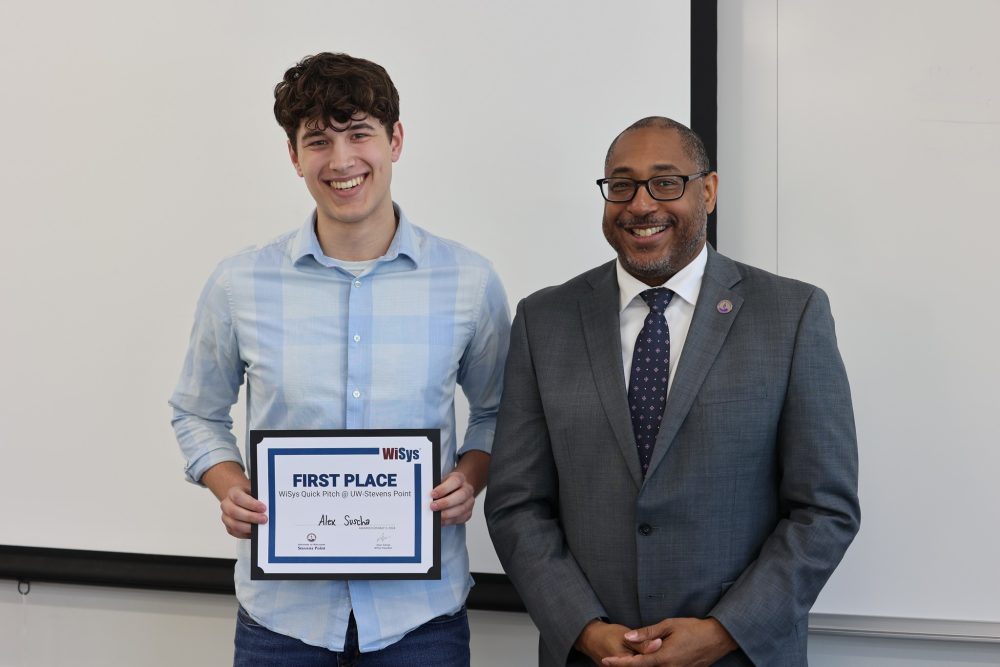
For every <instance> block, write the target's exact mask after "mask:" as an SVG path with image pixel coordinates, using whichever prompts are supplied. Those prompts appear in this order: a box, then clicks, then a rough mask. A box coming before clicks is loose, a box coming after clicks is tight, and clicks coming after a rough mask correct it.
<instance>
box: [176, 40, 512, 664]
mask: <svg viewBox="0 0 1000 667" xmlns="http://www.w3.org/2000/svg"><path fill="white" fill-rule="evenodd" d="M274 113H275V117H276V118H277V120H278V123H279V124H280V125H281V126H282V128H283V129H284V130H285V132H286V134H287V135H288V152H289V155H290V157H291V161H292V165H293V166H294V168H295V171H296V173H297V174H298V175H299V176H300V177H302V179H303V180H304V181H305V183H306V187H307V188H308V190H309V193H310V195H311V196H312V198H313V199H314V200H315V202H316V209H315V212H314V213H313V214H312V215H311V216H310V217H309V219H308V220H306V222H305V224H304V225H303V226H302V227H300V228H299V229H298V230H296V231H294V232H291V233H289V234H286V235H284V236H281V237H279V238H278V239H275V240H274V241H272V242H270V243H267V244H265V245H263V246H261V247H258V248H255V249H252V250H247V251H244V252H242V253H239V254H237V255H235V256H233V257H230V258H228V259H226V260H224V261H223V262H222V263H221V264H219V266H218V267H217V268H216V270H215V272H214V273H213V274H212V276H211V278H210V279H209V281H208V284H207V285H206V287H205V289H204V291H203V293H202V296H201V299H200V300H199V303H198V309H197V314H196V317H195V324H194V328H193V331H192V334H191V342H190V347H189V350H188V354H187V358H186V360H185V363H184V369H183V372H182V374H181V378H180V381H179V383H178V385H177V389H176V391H175V392H174V394H173V396H172V397H171V399H170V404H171V405H172V406H173V408H174V417H173V425H174V429H175V431H176V434H177V439H178V441H179V443H180V445H181V449H182V450H183V453H184V456H185V458H186V459H187V469H186V471H187V477H188V479H189V480H190V481H192V482H196V483H200V484H203V485H205V486H207V487H209V488H210V489H211V490H212V492H213V493H214V494H215V496H216V497H217V498H218V499H219V501H220V504H221V509H222V521H223V523H224V524H225V526H226V529H227V531H228V532H229V533H230V534H231V535H233V536H235V537H238V538H244V539H242V540H241V541H240V543H239V558H238V560H237V564H236V575H235V578H236V595H237V598H238V599H239V602H240V611H239V615H238V622H237V630H236V658H235V662H236V664H247V665H249V664H253V665H264V664H294V665H310V664H330V661H331V660H332V661H334V662H333V663H332V664H354V663H353V662H347V661H352V660H354V659H355V658H356V657H357V656H358V655H359V654H360V655H361V660H360V662H359V663H358V664H362V665H403V664H412V665H431V664H433V665H448V666H450V665H456V666H457V665H468V663H469V648H468V639H469V630H468V623H467V620H466V618H465V611H464V603H465V598H466V595H467V594H468V591H469V587H470V585H471V580H470V577H469V563H468V554H467V552H466V548H465V528H464V526H463V525H462V524H464V523H465V522H466V521H468V520H469V517H470V516H471V513H472V507H473V503H474V499H475V495H476V494H477V493H478V492H479V491H480V490H481V489H482V488H483V486H484V485H485V482H486V471H487V467H488V464H489V458H490V456H489V452H490V448H491V445H492V441H493V429H494V423H495V419H496V410H497V405H498V403H499V398H500V390H501V381H502V366H503V361H504V358H505V356H506V352H507V343H508V337H509V321H510V320H509V314H508V310H507V300H506V296H505V294H504V290H503V287H502V286H501V284H500V280H499V278H498V277H497V275H496V273H495V272H494V271H493V269H492V267H491V265H490V264H489V262H488V261H486V260H485V259H483V258H482V257H481V256H479V255H477V254H475V253H473V252H471V251H469V250H467V249H466V248H463V247H462V246H460V245H458V244H456V243H453V242H450V241H446V240H444V239H441V238H438V237H436V236H433V235H431V234H429V233H428V232H426V231H424V230H423V229H420V228H419V227H416V226H415V225H413V224H411V223H410V222H409V220H407V218H406V216H405V215H404V214H403V212H402V210H401V209H400V208H399V207H398V206H397V205H395V204H394V203H393V201H392V198H391V195H390V188H389V186H390V181H391V179H392V164H393V163H394V162H396V160H398V159H399V156H400V153H401V151H402V148H403V127H402V125H401V124H400V123H399V97H398V94H397V92H396V89H395V86H394V85H393V83H392V81H391V79H390V78H389V76H388V74H387V73H386V71H385V70H384V69H383V68H382V67H380V66H379V65H377V64H375V63H372V62H369V61H366V60H361V59H357V58H352V57H350V56H348V55H344V54H331V53H321V54H318V55H315V56H310V57H307V58H305V59H303V60H302V61H301V62H300V63H298V64H297V65H296V66H294V67H292V68H291V69H289V70H288V71H287V72H286V73H285V77H284V80H283V81H281V82H280V83H279V84H278V85H277V86H276V87H275V104H274ZM244 380H246V382H247V397H248V398H247V401H248V421H249V424H248V428H254V429H369V428H382V429H384V428H440V429H441V455H442V457H441V458H442V477H443V480H442V482H441V484H440V485H439V486H438V487H436V488H435V489H434V490H433V491H432V493H431V497H429V498H428V499H427V502H428V503H430V504H431V509H433V510H434V511H440V512H441V519H442V525H443V526H444V527H443V528H442V534H441V565H442V576H441V579H440V580H439V581H401V580H377V581H376V580H372V581H360V580H350V581H273V580H269V581H251V579H250V549H249V542H248V541H247V540H246V539H245V538H247V537H249V535H250V527H251V525H253V524H258V525H259V524H263V523H265V522H266V520H267V508H266V507H265V505H264V504H263V503H262V502H260V501H258V500H257V499H255V498H253V497H252V496H251V495H250V484H249V481H248V479H247V476H246V474H245V473H244V467H243V460H242V457H241V455H240V451H239V449H238V448H237V446H236V438H235V437H234V435H233V434H232V432H231V426H232V420H231V418H230V408H231V406H232V405H233V403H235V401H236V399H237V394H238V390H239V386H240V385H241V384H242V383H243V382H244ZM456 383H457V384H459V385H461V386H462V389H463V391H464V392H465V394H466V396H467V397H468V401H469V411H470V414H469V426H468V431H467V433H466V436H465V441H464V444H463V446H462V447H461V449H460V450H457V451H456V437H455V414H454V393H455V386H456ZM337 660H342V661H344V662H341V663H337V662H336V661H337Z"/></svg>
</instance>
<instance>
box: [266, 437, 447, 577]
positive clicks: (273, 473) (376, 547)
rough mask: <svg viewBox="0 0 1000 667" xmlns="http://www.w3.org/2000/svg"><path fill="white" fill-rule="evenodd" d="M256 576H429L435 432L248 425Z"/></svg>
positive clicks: (433, 569)
mask: <svg viewBox="0 0 1000 667" xmlns="http://www.w3.org/2000/svg"><path fill="white" fill-rule="evenodd" d="M250 446H251V461H252V465H251V484H252V493H253V495H254V496H255V497H256V498H258V499H260V500H262V501H264V502H265V503H266V504H267V507H268V514H269V517H268V523H267V524H265V525H263V526H254V527H253V529H252V534H251V568H252V569H251V578H253V579H358V578H363V579H435V578H438V577H440V567H441V556H440V543H441V519H440V516H439V515H438V514H436V513H434V512H432V511H431V509H430V491H431V489H433V488H434V486H435V485H436V484H437V483H438V481H439V479H440V432H439V431H437V430H365V431H251V434H250Z"/></svg>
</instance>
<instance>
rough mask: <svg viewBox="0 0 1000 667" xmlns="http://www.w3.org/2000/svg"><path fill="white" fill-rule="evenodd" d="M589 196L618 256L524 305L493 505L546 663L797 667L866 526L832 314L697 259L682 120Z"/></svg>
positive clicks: (693, 189)
mask: <svg viewBox="0 0 1000 667" xmlns="http://www.w3.org/2000/svg"><path fill="white" fill-rule="evenodd" d="M598 184H599V185H600V186H601V189H602V193H603V195H604V198H605V200H606V203H605V208H604V225H603V229H604V235H605V237H606V238H607V240H608V242H609V243H610V244H611V246H612V247H613V248H614V249H615V250H616V251H617V253H618V259H617V261H614V262H609V263H607V264H605V265H603V266H599V267H597V268H596V269H593V270H591V271H588V272H587V273H584V274H582V275H580V276H577V277H576V278H574V279H572V280H570V281H569V282H567V283H565V284H563V285H560V286H558V287H551V288H548V289H544V290H542V291H540V292H537V293H535V294H533V295H531V296H529V297H528V298H526V299H525V300H523V301H522V302H521V303H520V304H519V306H518V309H517V316H516V318H515V320H514V325H513V332H512V336H511V346H510V354H509V357H508V360H507V370H506V386H505V389H504V393H503V399H502V402H501V407H500V416H499V421H498V425H497V434H496V438H495V441H494V446H493V460H492V463H491V468H490V479H489V492H488V496H487V499H486V513H487V520H488V521H489V527H490V532H491V535H492V538H493V542H494V544H495V545H496V548H497V553H498V554H499V556H500V560H501V562H502V563H503V565H504V568H505V569H506V571H507V573H508V574H509V575H510V578H511V580H512V581H513V582H514V585H515V586H516V588H517V590H518V592H519V593H520V595H521V597H522V599H523V600H524V603H525V605H526V606H527V608H528V612H529V613H530V614H531V617H532V619H533V620H534V622H535V623H536V625H537V626H538V627H539V629H540V631H541V645H540V647H539V663H540V664H542V665H585V664H592V662H593V663H597V664H605V665H709V664H718V665H805V664H806V635H807V626H808V611H809V608H810V607H811V606H812V604H813V602H814V601H815V599H816V596H817V595H818V594H819V592H820V589H821V588H822V587H823V585H824V584H825V583H826V581H827V579H828V578H829V576H830V574H831V573H832V572H833V570H834V568H835V567H836V566H837V564H838V563H839V562H840V560H841V558H842V557H843V555H844V552H845V550H846V549H847V546H848V545H849V544H850V542H851V540H852V539H853V537H854V535H855V534H856V533H857V530H858V525H859V520H860V513H859V508H858V499H857V444H856V438H855V431H854V417H853V411H852V407H851V397H850V388H849V387H848V383H847V376H846V374H845V371H844V366H843V362H842V361H841V358H840V353H839V352H838V350H837V342H836V336H835V333H834V324H833V318H832V316H831V314H830V307H829V303H828V301H827V297H826V295H825V294H824V293H823V291H822V290H820V289H818V288H816V287H813V286H811V285H807V284H805V283H801V282H798V281H795V280H791V279H787V278H781V277H778V276H775V275H773V274H770V273H767V272H765V271H762V270H760V269H756V268H753V267H750V266H746V265H744V264H740V263H738V262H735V261H733V260H731V259H728V258H726V257H724V256H722V255H720V254H718V253H716V252H715V251H714V250H713V249H712V248H711V247H708V246H707V245H706V243H705V231H706V222H707V216H708V213H709V212H711V211H712V210H713V209H714V207H715V200H716V190H717V186H718V174H716V173H715V172H713V171H711V170H710V169H709V164H708V158H707V156H706V154H705V149H704V146H703V145H702V142H701V140H700V139H699V138H698V137H697V135H696V134H694V133H693V132H692V131H691V130H689V129H688V128H686V127H684V126H683V125H680V124H679V123H676V122H674V121H672V120H669V119H666V118H656V117H654V118H646V119H643V120H641V121H638V122H637V123H635V124H633V125H632V126H631V127H629V128H628V129H626V130H625V131H624V132H622V133H621V134H620V135H619V136H618V137H617V138H616V139H615V141H614V142H613V143H612V144H611V148H610V149H609V151H608V157H607V160H606V163H605V178H604V179H601V180H600V181H598ZM660 287H662V288H665V289H655V288H660ZM661 415H662V416H661Z"/></svg>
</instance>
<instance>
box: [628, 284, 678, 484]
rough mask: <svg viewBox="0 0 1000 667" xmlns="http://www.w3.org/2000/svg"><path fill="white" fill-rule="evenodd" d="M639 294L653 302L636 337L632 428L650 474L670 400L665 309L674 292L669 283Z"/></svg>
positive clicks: (642, 463)
mask: <svg viewBox="0 0 1000 667" xmlns="http://www.w3.org/2000/svg"><path fill="white" fill-rule="evenodd" d="M639 296H641V297H642V300H643V301H645V302H646V305H648V306H649V314H648V315H646V321H645V322H643V324H642V331H640V332H639V336H638V338H636V339H635V348H634V350H633V352H632V369H631V371H630V372H629V383H628V407H629V410H630V411H631V414H632V431H633V432H634V433H635V444H636V446H637V447H638V448H639V465H640V466H642V476H643V477H645V476H646V470H648V469H649V460H650V458H651V457H652V455H653V445H654V444H655V443H656V434H657V433H659V432H660V420H661V419H662V418H663V406H664V405H666V403H667V382H668V381H669V379H670V330H669V329H667V320H666V319H665V318H664V316H663V313H664V312H665V311H666V310H667V304H669V303H670V299H671V298H673V296H674V293H673V292H672V291H670V290H668V289H667V288H666V287H656V288H653V289H648V290H645V291H644V292H641V293H640V294H639Z"/></svg>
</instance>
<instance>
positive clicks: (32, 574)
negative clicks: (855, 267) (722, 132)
mask: <svg viewBox="0 0 1000 667" xmlns="http://www.w3.org/2000/svg"><path fill="white" fill-rule="evenodd" d="M717 15H718V6H717V0H691V129H693V130H694V131H695V132H697V133H698V135H699V136H701V139H702V141H703V142H704V143H705V150H706V151H707V152H708V159H709V162H710V163H711V164H712V165H713V166H714V165H716V154H717V151H716V146H717V139H718V134H717V129H716V126H717V118H718V112H717V101H718V95H717V92H716V88H717V80H718V75H717V64H718V56H717V51H716V49H717V44H718V34H717V29H716V26H717ZM708 242H709V243H711V244H712V246H713V247H717V238H716V213H712V214H711V215H710V216H709V218H708ZM235 562H236V561H235V560H234V559H229V558H201V557H195V556H161V555H153V554H135V553H122V552H112V551H84V550H78V549H52V548H42V547H20V546H10V545H2V544H0V578H2V579H15V580H18V581H24V582H32V581H44V582H52V583H64V584H82V585H90V586H114V587H124V588H140V589H154V590H168V591H191V592H198V593H221V594H226V595H233V594H234V588H233V565H234V564H235ZM473 577H474V578H475V580H476V586H475V587H474V588H473V589H472V592H471V593H470V594H469V598H468V601H467V605H468V606H469V608H471V609H488V610H493V611H524V604H523V603H522V602H521V599H520V597H519V596H518V595H517V592H516V591H515V590H514V587H513V585H512V584H511V583H510V579H508V578H507V575H504V574H492V573H477V572H474V573H473Z"/></svg>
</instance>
